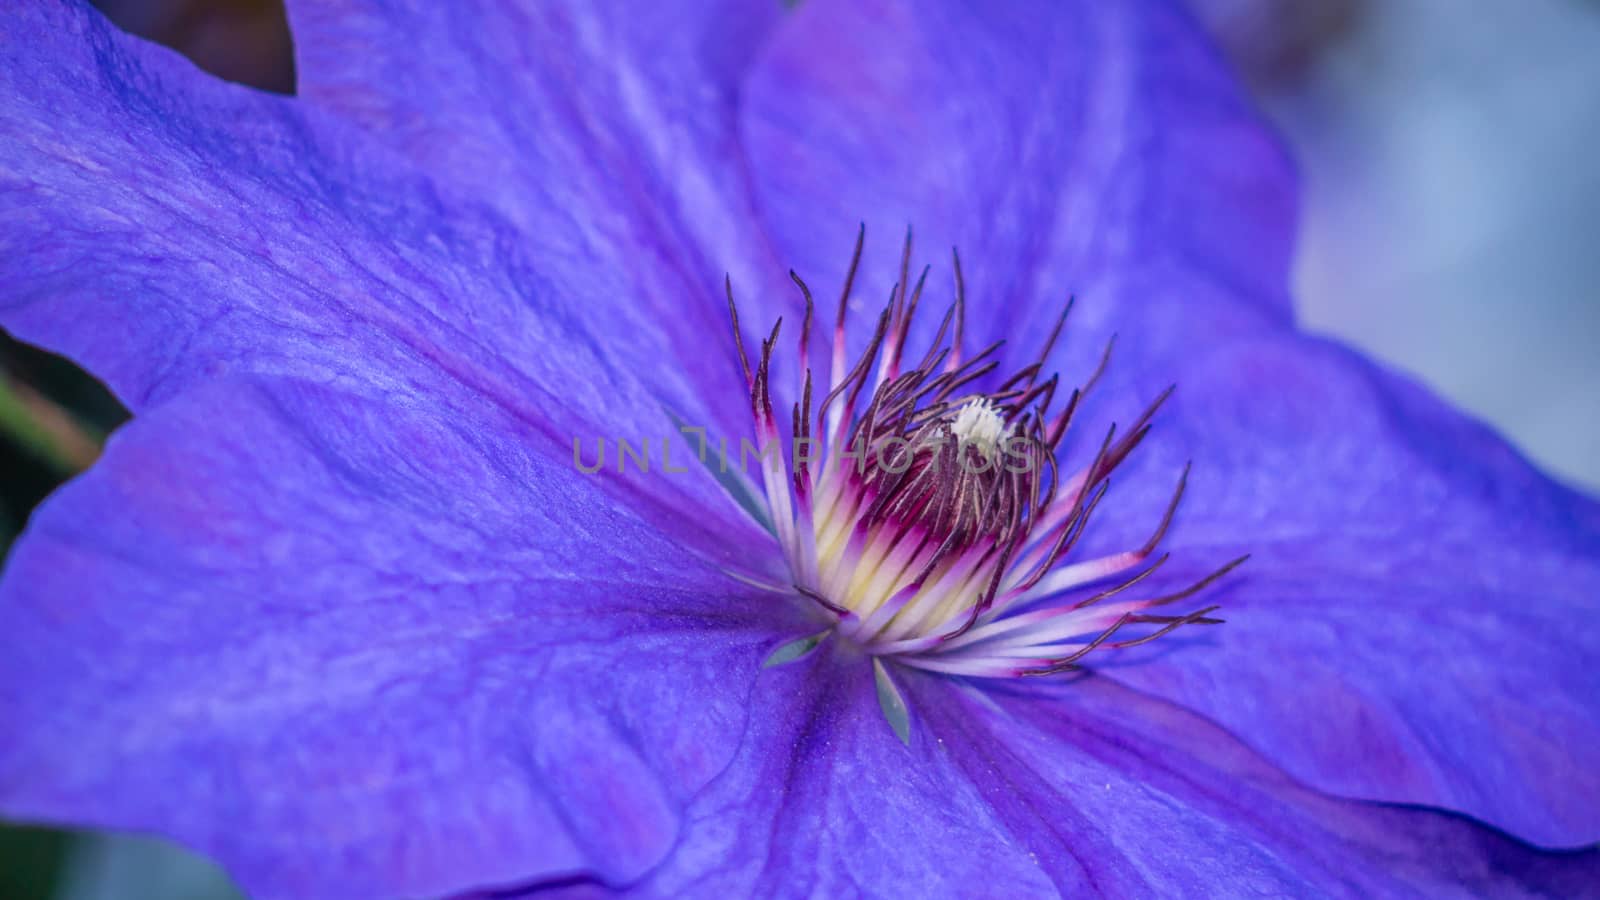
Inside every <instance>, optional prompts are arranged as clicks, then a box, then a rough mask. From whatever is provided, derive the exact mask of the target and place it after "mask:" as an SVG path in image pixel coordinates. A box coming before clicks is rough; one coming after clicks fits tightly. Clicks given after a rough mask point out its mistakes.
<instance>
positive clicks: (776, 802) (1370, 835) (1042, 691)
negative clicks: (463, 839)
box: [638, 661, 1600, 896]
mask: <svg viewBox="0 0 1600 900" xmlns="http://www.w3.org/2000/svg"><path fill="white" fill-rule="evenodd" d="M831 662H832V661H822V662H820V663H818V664H816V665H811V666H809V667H808V666H807V664H803V663H797V664H795V665H794V666H791V667H785V668H783V669H773V670H769V672H767V673H765V674H763V676H762V677H763V679H764V683H763V685H762V687H761V689H760V690H759V691H758V693H757V695H756V697H755V698H753V708H752V714H751V718H750V727H751V731H750V734H749V735H748V736H747V739H746V742H745V745H744V747H743V748H742V750H741V752H740V754H739V756H738V758H737V759H736V760H735V761H734V762H733V764H732V765H731V766H730V767H729V768H728V769H727V770H726V771H725V772H724V773H722V774H721V775H720V776H719V777H718V778H717V779H716V780H715V781H714V782H712V783H711V785H710V786H709V787H708V788H707V789H706V790H705V791H704V792H702V793H701V794H700V795H699V796H697V797H696V799H695V803H694V805H693V807H692V808H691V818H690V824H689V826H688V829H687V832H686V835H685V837H684V839H683V840H682V841H681V842H680V844H679V846H678V848H677V849H676V851H675V852H674V853H673V855H672V856H671V857H670V858H669V859H668V860H667V862H666V863H665V864H664V865H663V866H662V867H661V868H660V869H658V870H656V871H655V872H653V873H652V874H651V875H650V877H649V878H648V879H647V880H646V881H644V882H643V883H642V884H641V885H639V886H638V890H639V893H641V894H644V895H650V896H655V895H669V896H681V895H684V894H686V893H693V894H697V895H701V894H703V895H734V896H767V895H774V894H786V895H787V894H793V895H797V896H798V895H827V896H848V895H866V896H1042V895H1046V894H1052V893H1054V894H1060V895H1062V896H1081V895H1085V894H1097V895H1108V896H1203V895H1214V894H1216V893H1217V892H1218V891H1219V890H1220V891H1223V892H1225V893H1246V892H1248V893H1257V894H1262V895H1274V896H1307V895H1324V894H1349V895H1356V896H1393V895H1397V894H1399V895H1408V894H1419V895H1422V896H1441V895H1456V894H1471V895H1479V896H1482V895H1494V896H1502V895H1518V894H1524V893H1535V892H1540V891H1546V892H1550V893H1552V894H1553V895H1557V896H1560V895H1566V894H1571V893H1572V892H1574V891H1579V890H1581V889H1583V888H1585V887H1586V886H1587V885H1589V884H1591V883H1592V879H1593V878H1594V877H1595V876H1596V875H1597V874H1600V851H1593V850H1590V851H1588V852H1585V853H1582V854H1569V855H1561V854H1547V853H1543V852H1541V851H1537V850H1534V849H1531V848H1528V847H1526V846H1524V845H1521V844H1518V843H1517V842H1515V841H1513V840H1510V839H1508V838H1505V837H1504V836H1501V835H1498V834H1496V833H1494V832H1492V831H1490V830H1489V829H1487V828H1484V827H1483V826H1481V825H1477V824H1475V823H1472V822H1469V821H1466V820H1463V819H1461V818H1459V817H1455V816H1452V815H1449V814H1446V813H1441V812H1438V811H1434V810H1426V809H1405V808H1399V807H1392V806H1386V805H1382V804H1369V803H1361V802H1356V801H1350V800H1340V799H1333V798H1330V797H1327V796H1324V795H1321V794H1318V793H1316V792H1313V791H1310V790H1308V789H1306V788H1304V787H1302V786H1300V785H1298V784H1296V783H1295V782H1293V781H1292V780H1290V779H1288V778H1287V777H1285V776H1284V775H1283V774H1282V773H1281V772H1279V771H1277V770H1276V769H1274V768H1273V767H1272V766H1271V765H1270V764H1268V763H1267V762H1266V761H1264V760H1263V759H1262V758H1261V757H1259V756H1258V755H1256V754H1254V753H1252V752H1251V751H1249V750H1248V749H1247V748H1245V747H1244V746H1243V745H1242V744H1240V743H1239V742H1238V741H1236V740H1234V739H1233V738H1231V737H1230V736H1229V735H1228V734H1227V733H1226V732H1224V731H1223V730H1222V729H1220V728H1218V727H1217V726H1215V725H1214V724H1212V723H1210V722H1208V721H1206V720H1205V719H1202V718H1200V717H1199V716H1196V715H1194V714H1192V713H1189V712H1187V711H1184V710H1182V709H1179V708H1178V707H1175V706H1172V705H1169V704H1166V703H1163V702H1161V701H1158V700H1154V699H1152V698H1149V697H1146V696H1144V695H1141V694H1139V693H1138V692H1135V691H1132V690H1129V689H1127V688H1124V687H1121V686H1120V685H1117V684H1115V683H1113V682H1110V681H1107V680H1104V679H1099V678H1094V677H1089V678H1082V679H1078V680H1076V681H1074V682H1072V683H1068V684H1060V683H1055V684H1052V683H1049V682H1046V681H1030V682H1027V683H1026V684H1025V686H1024V687H1021V688H1011V689H1005V688H1002V689H998V690H996V691H994V692H992V693H988V694H986V693H984V692H979V691H970V690H968V689H966V688H963V687H961V686H959V685H958V684H957V683H955V682H953V681H951V680H948V679H941V678H936V677H930V676H925V675H918V674H915V673H906V674H905V675H904V684H906V686H907V699H908V702H909V703H910V705H911V709H912V714H913V719H914V722H915V723H916V724H914V726H913V730H912V739H911V746H909V747H907V746H904V745H902V744H900V742H899V740H898V739H897V738H896V737H895V736H894V734H893V733H892V732H891V731H890V728H889V726H888V725H887V724H886V723H885V722H884V721H883V720H882V717H881V715H879V714H878V710H877V708H876V706H877V704H876V700H875V699H874V698H873V690H872V678H871V674H870V672H869V671H868V669H867V666H866V665H864V664H860V663H858V664H856V665H853V666H842V667H839V668H836V669H832V670H831V671H830V669H829V668H828V666H829V664H830V663H831ZM897 677H899V676H897Z"/></svg>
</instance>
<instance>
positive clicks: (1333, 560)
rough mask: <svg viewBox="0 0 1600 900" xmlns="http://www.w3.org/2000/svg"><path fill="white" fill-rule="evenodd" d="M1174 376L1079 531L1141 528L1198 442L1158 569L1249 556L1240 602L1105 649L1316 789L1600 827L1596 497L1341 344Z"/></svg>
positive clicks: (1124, 538)
mask: <svg viewBox="0 0 1600 900" xmlns="http://www.w3.org/2000/svg"><path fill="white" fill-rule="evenodd" d="M1167 377H1170V378H1172V379H1174V380H1176V381H1177V382H1178V384H1179V389H1178V393H1177V394H1176V396H1175V397H1174V400H1173V402H1172V404H1171V406H1170V407H1168V408H1167V409H1165V410H1164V411H1163V413H1162V415H1160V416H1159V417H1158V418H1157V420H1156V430H1155V432H1154V434H1153V435H1152V437H1151V440H1150V441H1148V442H1147V444H1146V446H1144V447H1142V448H1141V449H1140V450H1139V452H1138V453H1137V454H1136V455H1135V457H1134V458H1133V460H1132V462H1131V463H1130V464H1129V465H1128V467H1127V471H1126V472H1125V473H1123V472H1119V480H1120V483H1119V485H1118V486H1117V487H1116V488H1113V491H1112V494H1111V495H1110V497H1109V499H1108V500H1107V502H1106V504H1105V511H1104V512H1102V513H1101V514H1100V516H1099V522H1098V523H1097V524H1096V526H1095V528H1094V529H1093V530H1092V531H1091V532H1090V536H1089V537H1088V538H1087V539H1086V542H1085V543H1086V547H1085V549H1084V552H1085V553H1086V554H1094V553H1097V552H1103V551H1108V550H1111V549H1113V548H1115V549H1125V548H1126V547H1127V546H1129V545H1130V544H1131V545H1134V546H1136V545H1137V544H1138V543H1139V542H1141V541H1142V540H1143V537H1144V535H1145V534H1146V533H1148V529H1149V528H1150V527H1151V525H1152V523H1154V522H1155V521H1156V520H1157V518H1158V517H1159V516H1160V510H1161V508H1162V507H1163V506H1164V505H1165V503H1166V501H1167V496H1168V492H1169V491H1170V485H1171V478H1172V476H1173V474H1174V473H1176V472H1177V471H1178V470H1180V469H1181V468H1182V466H1183V464H1184V462H1185V461H1187V460H1191V459H1192V460H1193V461H1194V471H1193V473H1192V475H1191V477H1190V479H1189V490H1188V493H1187V494H1186V495H1185V498H1184V503H1183V508H1182V510H1181V511H1180V513H1179V519H1178V522H1177V524H1176V525H1175V526H1174V528H1173V529H1172V531H1171V532H1170V533H1169V535H1168V539H1167V541H1166V549H1168V550H1170V551H1171V552H1172V553H1173V563H1172V564H1169V566H1168V570H1167V573H1166V574H1167V576H1168V577H1167V580H1166V581H1165V582H1163V581H1162V579H1160V578H1157V579H1154V580H1152V581H1151V582H1150V583H1149V584H1147V585H1145V587H1147V588H1148V593H1149V594H1151V595H1156V594H1159V593H1161V592H1162V589H1163V587H1170V586H1177V580H1178V579H1182V578H1184V577H1193V576H1195V575H1198V574H1201V573H1202V572H1203V570H1204V569H1205V568H1206V567H1208V566H1214V565H1216V564H1219V563H1221V562H1224V561H1226V560H1228V559H1230V558H1232V557H1234V556H1237V555H1239V554H1241V553H1250V554H1252V556H1251V559H1250V561H1249V562H1248V563H1247V564H1246V565H1245V566H1244V567H1243V568H1242V569H1240V570H1239V572H1238V574H1237V575H1236V576H1234V577H1230V578H1229V579H1228V580H1227V581H1225V582H1223V583H1222V585H1220V586H1219V587H1218V588H1217V589H1216V590H1215V591H1213V592H1212V595H1211V596H1212V601H1209V602H1220V603H1222V604H1223V610H1222V612H1221V615H1223V617H1224V618H1226V619H1227V624H1225V625H1221V626H1218V627H1215V628H1210V629H1207V630H1205V631H1204V632H1202V633H1198V634H1193V635H1190V636H1189V637H1188V638H1183V637H1175V638H1174V639H1173V640H1172V641H1170V642H1168V641H1163V642H1160V643H1159V644H1156V645H1151V646H1150V647H1148V648H1143V649H1142V650H1141V651H1139V652H1138V653H1136V654H1133V655H1131V657H1130V656H1119V657H1118V658H1116V659H1112V660H1107V661H1104V663H1103V665H1102V670H1103V671H1104V672H1106V673H1107V674H1108V675H1110V676H1112V677H1114V678H1116V679H1118V680H1120V681H1123V682H1125V683H1127V684H1130V685H1134V686H1137V687H1139V688H1141V689H1143V690H1148V691H1150V692H1152V693H1155V694H1158V695H1160V696H1163V697H1169V698H1172V699H1175V700H1177V701H1180V702H1182V703H1183V704H1185V705H1187V706H1189V707H1190V708H1192V709H1194V710H1196V711H1198V712H1200V713H1202V714H1204V715H1206V716H1208V717H1210V718H1211V719H1213V720H1215V721H1216V722H1218V723H1220V724H1221V725H1223V726H1225V727H1227V728H1228V729H1229V730H1231V731H1232V732H1233V733H1235V734H1237V735H1238V736H1239V737H1241V738H1242V739H1243V740H1245V741H1246V742H1247V743H1249V744H1250V745H1252V746H1253V747H1255V748H1257V749H1258V750H1260V751H1261V752H1263V753H1264V754H1265V755H1266V756H1268V757H1269V758H1270V759H1272V760H1273V762H1274V763H1276V764H1277V765H1279V766H1281V767H1283V768H1284V769H1285V770H1286V771H1288V772H1289V773H1290V774H1292V775H1294V776H1296V777H1298V778H1301V779H1303V780H1305V781H1307V782H1308V783H1310V784H1312V785H1314V786H1316V787H1318V788H1320V789H1322V790H1327V791H1333V792H1337V793H1340V794H1344V795H1348V796H1354V797H1363V798H1371V799H1377V800H1385V801H1392V802H1406V803H1421V804H1427V805H1432V806H1443V807H1448V808H1451V809H1456V810H1459V811H1462V812H1465V813H1467V814H1469V815H1472V816H1475V817H1477V818H1480V819H1482V820H1484V821H1486V822H1488V823H1490V824H1492V825H1494V826H1497V827H1499V828H1503V829H1506V830H1508V831H1510V832H1512V833H1514V834H1516V835H1517V836H1519V837H1521V838H1523V839H1526V840H1529V841H1532V842H1535V843H1539V844H1543V845H1547V846H1577V845H1585V844H1590V843H1593V842H1594V841H1595V840H1596V839H1597V838H1600V808H1597V807H1596V806H1595V804H1593V803H1592V802H1590V799H1591V798H1593V797H1594V796H1596V795H1597V794H1600V674H1597V672H1596V670H1595V667H1594V665H1593V662H1594V660H1595V659H1597V658H1600V629H1597V628H1595V626H1594V624H1593V622H1592V618H1593V616H1592V611H1593V609H1592V608H1593V601H1594V598H1595V597H1596V596H1600V505H1597V504H1595V503H1594V502H1593V501H1591V500H1588V499H1586V498H1584V497H1581V496H1579V495H1577V494H1575V493H1573V492H1571V491H1569V490H1566V489H1565V488H1562V487H1561V486H1559V485H1557V484H1554V483H1552V482H1550V481H1549V480H1548V479H1546V478H1545V477H1543V476H1542V475H1540V474H1539V473H1538V472H1536V471H1535V470H1533V469H1532V468H1531V467H1530V466H1529V465H1528V464H1527V463H1526V462H1524V461H1523V460H1522V459H1521V458H1520V457H1518V456H1517V455H1516V454H1515V453H1514V452H1513V451H1512V450H1511V449H1510V448H1508V447H1507V446H1506V445H1505V444H1504V442H1502V441H1501V440H1500V439H1499V438H1497V437H1496V436H1494V435H1493V434H1491V433H1490V432H1489V431H1487V430H1486V429H1484V428H1482V427H1481V426H1479V425H1476V424H1474V423H1472V422H1470V421H1468V420H1466V419H1465V418H1463V417H1462V416H1460V415H1458V414H1456V413H1454V412H1452V411H1451V410H1449V409H1448V408H1447V407H1445V406H1444V405H1443V404H1442V403H1440V402H1439V401H1438V400H1437V399H1435V398H1433V397H1432V396H1430V395H1428V394H1427V393H1426V392H1424V391H1422V390H1421V389H1419V388H1417V387H1416V386H1414V385H1412V384H1410V383H1407V382H1405V381H1403V380H1401V379H1399V378H1396V377H1395V376H1392V375H1389V374H1387V373H1385V372H1382V371H1380V370H1377V369H1375V368H1374V367H1372V366H1371V365H1370V364H1367V363H1364V362H1362V361H1360V360H1359V359H1358V358H1357V357H1355V356H1354V355H1353V354H1351V353H1348V352H1346V351H1343V350H1340V349H1338V348H1335V347H1332V346H1330V345H1327V344H1324V343H1320V342H1317V341H1313V340H1310V339H1304V338H1294V337H1289V336H1279V337H1274V338H1255V339H1250V340H1240V341H1235V342H1233V343H1230V344H1227V345H1225V346H1223V347H1220V348H1217V349H1216V350H1214V351H1212V352H1209V353H1197V354H1196V355H1195V358H1193V359H1192V360H1190V361H1189V362H1188V363H1187V364H1186V365H1184V366H1182V367H1177V368H1173V369H1171V370H1170V371H1168V372H1167ZM1163 645H1164V646H1163Z"/></svg>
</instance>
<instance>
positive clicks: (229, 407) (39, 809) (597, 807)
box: [0, 380, 789, 896]
mask: <svg viewBox="0 0 1600 900" xmlns="http://www.w3.org/2000/svg"><path fill="white" fill-rule="evenodd" d="M219 422H225V423H226V427H224V428H219V427H216V426H217V423H219ZM749 593H750V592H749V591H746V590H743V589H741V588H739V586H738V585H737V584H736V583H734V582H732V581H730V580H729V579H727V578H726V577H723V576H720V575H719V574H718V573H717V572H716V571H715V570H714V569H712V568H710V567H708V566H706V565H705V564H701V563H696V562H695V561H694V560H693V558H692V557H691V556H689V555H687V554H686V553H685V552H684V551H682V550H681V549H680V548H679V547H678V546H676V545H675V544H674V543H673V542H672V541H670V540H668V539H666V538H665V537H664V536H663V535H662V534H661V533H660V532H658V531H657V530H655V529H653V528H651V527H649V526H647V525H645V524H643V523H642V522H641V521H639V520H638V519H637V518H635V517H634V516H633V515H631V514H630V513H628V512H627V511H626V510H623V509H620V508H618V506H617V505H616V504H615V503H614V502H612V501H610V500H609V499H608V498H607V497H605V496H604V495H603V494H602V493H601V492H600V491H599V489H598V488H597V487H596V482H594V481H593V480H591V479H586V478H584V477H583V476H580V475H577V474H575V473H573V472H572V471H570V470H569V469H567V468H566V467H565V466H563V465H560V464H558V463H552V462H550V461H548V460H546V459H544V458H541V456H540V455H539V454H537V453H536V452H532V451H530V450H529V449H528V448H527V447H526V446H524V445H523V443H522V442H521V441H520V440H518V438H517V436H516V435H514V434H504V433H497V432H496V431H495V430H494V429H493V428H492V427H489V426H488V424H487V423H485V422H483V421H480V420H475V419H473V418H472V417H470V416H464V415H461V414H452V413H448V412H441V411H440V410H436V409H431V408H429V407H427V406H426V405H422V404H416V403H407V402H404V401H390V400H384V399H373V398H369V397H358V396H354V395H350V394H346V393H343V392H339V391H334V390H329V389H326V388H323V387H319V386H316V385H311V384H308V383H304V382H281V381H280V382H273V383H259V382H242V381H237V380H235V381H228V382H217V383H213V384H211V385H208V386H205V387H201V388H197V389H194V390H191V391H189V392H187V393H185V394H184V395H183V396H182V397H180V398H178V399H175V400H173V401H170V402H168V403H166V404H163V405H162V406H161V407H159V408H158V409H157V410H155V411H154V412H151V413H149V414H147V415H145V416H142V417H140V418H139V419H136V420H135V421H134V423H133V424H131V425H129V426H128V427H127V428H125V429H124V430H123V431H121V432H120V433H119V434H118V435H117V436H116V437H115V438H114V439H113V440H112V442H111V446H110V448H109V449H108V452H107V454H106V456H105V457H104V459H103V460H102V461H101V462H100V463H99V464H98V465H97V466H96V467H95V468H94V469H93V470H91V472H89V473H88V474H87V475H85V476H83V477H82V478H80V479H78V480H77V481H75V482H74V483H73V484H71V485H70V486H68V487H67V488H65V489H64V490H63V491H62V492H61V493H59V494H58V495H56V496H55V497H54V498H53V499H52V500H50V501H49V502H47V504H46V505H45V506H44V507H43V508H42V509H41V510H40V511H39V512H38V513H37V514H36V515H35V517H34V519H33V522H32V524H31V525H30V527H29V530H28V533H27V536H26V537H25V538H24V539H23V540H22V541H21V542H20V543H19V544H18V546H17V547H16V549H15V551H14V554H13V556H12V558H11V560H10V562H9V565H8V569H7V572H6V578H5V581H4V582H3V586H0V632H3V633H4V634H6V636H7V638H6V640H7V648H8V649H7V651H6V653H5V654H4V655H3V656H0V719H3V720H4V721H5V722H6V729H5V732H6V733H5V736H4V738H3V739H0V812H3V814H4V815H6V816H9V817H16V818H23V819H28V820H34V821H46V822H60V823H70V824H73V825H83V826H93V827H108V828H119V829H134V830H140V831H154V832H159V833H161V834H164V835H168V836H171V837H173V838H176V839H177V840H179V841H182V842H184V843H186V844H188V845H190V846H193V847H196V848H198V849H200V850H202V851H204V852H207V853H210V854H213V855H215V856H216V857H217V858H218V859H219V860H221V861H222V862H223V863H224V864H225V865H226V866H228V867H229V869H230V871H231V872H232V873H233V874H234V875H235V876H236V877H237V878H238V879H240V881H241V882H242V884H243V885H244V886H245V887H246V888H247V889H249V890H251V891H252V892H260V893H262V894H266V895H274V896H374V895H405V896H420V895H436V894H440V893H445V892H449V891H457V890H463V889H466V888H470V887H472V886H475V885H481V884H492V883H498V882H520V881H526V880H529V879H534V878H544V877H549V876H552V875H562V874H569V873H587V874H589V875H592V876H594V877H597V878H601V879H604V880H607V881H615V880H625V879H629V878H633V877H637V876H638V875H640V874H641V873H643V872H644V871H645V870H646V869H647V868H649V867H650V866H652V865H654V864H656V863H657V862H658V861H659V860H660V859H661V857H662V856H663V855H664V854H666V853H667V852H668V851H669V850H670V849H671V847H672V846H673V844H674V842H675V840H676V838H677V834H678V830H679V820H680V814H681V810H682V808H683V807H684V806H685V805H686V804H687V802H688V801H689V798H690V795H691V794H692V793H693V791H694V790H695V789H696V788H697V787H698V786H699V785H701V784H703V783H704V782H705V781H707V780H708V779H709V778H711V777H712V776H713V775H714V774H715V773H716V772H717V771H719V770H720V769H721V768H722V766H723V765H724V764H725V763H726V761H727V760H728V759H729V758H730V757H731V755H732V753H733V752H734V749H735V747H736V745H737V743H738V740H739V734H740V732H741V729H742V728H743V727H744V716H745V701H746V697H747V694H748V692H749V690H750V685H751V684H752V683H753V681H754V679H755V676H756V672H757V665H758V663H759V660H760V659H761V658H762V656H764V655H765V653H766V652H767V651H769V650H770V649H771V645H772V643H773V637H774V635H775V634H777V633H782V629H783V628H784V627H786V625H785V610H786V609H788V608H789V607H786V606H785V605H784V600H783V598H778V597H774V596H772V595H758V596H753V597H752V596H748V594H749Z"/></svg>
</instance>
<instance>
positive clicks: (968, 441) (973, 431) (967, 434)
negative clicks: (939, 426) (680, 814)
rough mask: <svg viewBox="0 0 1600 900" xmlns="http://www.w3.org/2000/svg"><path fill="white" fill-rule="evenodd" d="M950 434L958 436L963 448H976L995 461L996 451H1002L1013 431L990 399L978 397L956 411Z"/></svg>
mask: <svg viewBox="0 0 1600 900" xmlns="http://www.w3.org/2000/svg"><path fill="white" fill-rule="evenodd" d="M950 433H951V434H954V435H955V436H956V440H958V441H960V442H961V444H962V446H969V447H973V448H976V449H977V451H978V452H979V453H982V454H983V455H984V456H986V457H988V458H990V459H993V458H994V455H995V451H997V450H999V449H1000V442H1001V441H1003V440H1005V439H1006V438H1007V437H1008V436H1010V434H1011V429H1010V428H1009V427H1008V426H1007V425H1006V420H1005V419H1004V418H1002V417H1001V415H1000V411H999V410H997V409H995V408H994V404H993V403H991V402H990V401H989V398H987V397H977V398H974V399H972V400H968V401H967V402H966V404H964V405H963V406H962V407H961V408H960V409H959V410H957V411H956V418H955V421H954V422H951V423H950Z"/></svg>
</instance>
